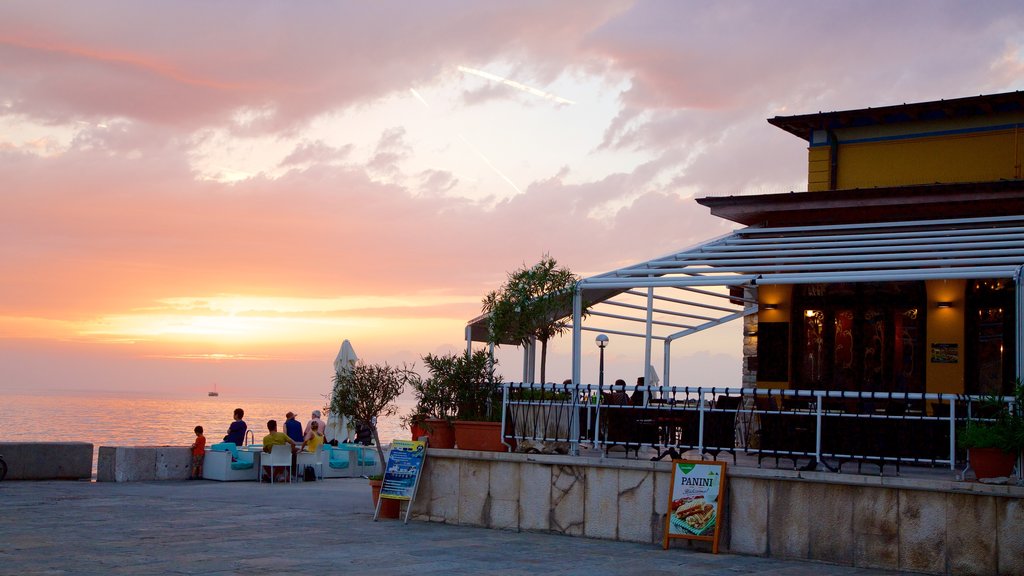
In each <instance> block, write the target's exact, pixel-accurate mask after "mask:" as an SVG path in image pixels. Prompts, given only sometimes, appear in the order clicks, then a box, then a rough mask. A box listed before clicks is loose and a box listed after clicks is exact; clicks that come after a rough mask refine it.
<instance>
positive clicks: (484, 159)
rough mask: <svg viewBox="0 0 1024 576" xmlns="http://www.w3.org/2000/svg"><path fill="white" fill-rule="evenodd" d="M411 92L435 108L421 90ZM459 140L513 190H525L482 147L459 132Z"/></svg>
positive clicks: (428, 106)
mask: <svg viewBox="0 0 1024 576" xmlns="http://www.w3.org/2000/svg"><path fill="white" fill-rule="evenodd" d="M409 92H412V95H413V96H414V97H415V98H416V99H417V100H419V101H420V104H423V107H424V108H426V109H427V110H429V111H431V112H433V110H432V109H431V108H430V104H427V101H426V100H425V99H424V98H423V96H421V95H420V93H419V92H417V91H416V89H415V88H409ZM459 140H462V142H463V143H465V144H466V146H469V148H470V150H472V151H473V152H474V153H475V154H476V155H477V156H479V157H480V159H481V160H483V161H484V164H487V167H488V168H490V169H491V170H492V171H494V173H495V174H497V175H498V177H500V178H501V179H502V180H504V181H505V182H508V185H509V186H511V187H512V189H513V190H515V191H516V192H517V193H519V194H522V193H523V191H522V190H520V189H519V186H516V183H515V182H513V181H512V180H511V179H510V178H509V177H508V176H505V174H504V173H502V171H501V170H498V167H497V166H495V165H494V163H493V162H491V159H490V158H488V157H487V156H485V155H484V153H483V152H481V151H480V149H479V148H477V147H476V146H475V145H474V144H473V143H472V142H470V141H469V139H468V138H466V137H465V136H463V135H462V134H459Z"/></svg>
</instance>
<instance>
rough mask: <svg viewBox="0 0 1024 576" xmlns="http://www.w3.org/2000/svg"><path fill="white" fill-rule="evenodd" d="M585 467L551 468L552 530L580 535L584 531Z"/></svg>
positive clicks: (570, 534)
mask: <svg viewBox="0 0 1024 576" xmlns="http://www.w3.org/2000/svg"><path fill="white" fill-rule="evenodd" d="M587 491H588V490H587V487H586V475H585V472H584V468H581V467H576V466H564V465H559V466H555V467H553V468H552V470H551V512H550V526H551V530H553V531H555V532H558V533H561V534H568V535H569V536H580V535H582V534H583V533H584V521H585V519H586V510H585V509H584V506H585V502H584V498H585V496H586V493H587Z"/></svg>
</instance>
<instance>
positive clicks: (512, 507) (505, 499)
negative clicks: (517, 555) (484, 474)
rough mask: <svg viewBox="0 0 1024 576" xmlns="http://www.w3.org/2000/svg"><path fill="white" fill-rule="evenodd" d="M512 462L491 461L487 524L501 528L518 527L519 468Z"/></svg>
mask: <svg viewBox="0 0 1024 576" xmlns="http://www.w3.org/2000/svg"><path fill="white" fill-rule="evenodd" d="M520 468H521V466H520V465H519V464H518V463H514V462H492V463H491V469H490V487H489V489H488V493H489V494H490V517H489V518H488V520H487V526H488V527H490V528H498V529H501V530H515V529H518V528H519V470H520Z"/></svg>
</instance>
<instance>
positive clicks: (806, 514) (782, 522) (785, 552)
mask: <svg viewBox="0 0 1024 576" xmlns="http://www.w3.org/2000/svg"><path fill="white" fill-rule="evenodd" d="M811 486H812V485H811V484H807V483H803V482H772V483H771V489H770V490H769V493H768V498H769V503H768V509H769V510H770V511H771V514H770V515H769V517H768V546H769V549H770V550H771V555H772V556H774V557H778V558H799V559H801V560H806V559H807V558H809V557H810V525H811V523H812V522H815V521H817V518H816V517H815V516H816V514H812V513H810V512H811V510H812V506H814V505H816V504H818V502H814V501H812V500H811V498H812V497H814V496H817V495H818V494H815V493H814V491H813V490H812V489H811V488H810V487H811Z"/></svg>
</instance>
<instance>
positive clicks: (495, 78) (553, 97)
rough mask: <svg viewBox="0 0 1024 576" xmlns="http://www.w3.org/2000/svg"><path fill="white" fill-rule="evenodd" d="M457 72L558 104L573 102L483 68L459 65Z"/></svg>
mask: <svg viewBox="0 0 1024 576" xmlns="http://www.w3.org/2000/svg"><path fill="white" fill-rule="evenodd" d="M459 72H465V73H466V74H472V75H474V76H479V77H481V78H485V79H487V80H491V81H493V82H501V83H502V84H504V85H505V86H509V87H511V88H515V89H516V90H522V91H523V92H526V93H527V94H533V95H534V96H539V97H540V98H544V99H546V100H551V101H553V102H558V103H559V104H570V105H572V104H575V102H573V101H572V100H569V99H566V98H562V97H561V96H556V95H554V94H552V93H550V92H545V91H543V90H538V89H537V88H533V87H531V86H527V85H526V84H521V83H519V82H516V81H515V80H509V79H508V78H502V77H501V76H498V75H496V74H491V73H490V72H484V71H483V70H477V69H476V68H469V67H468V66H459Z"/></svg>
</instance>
